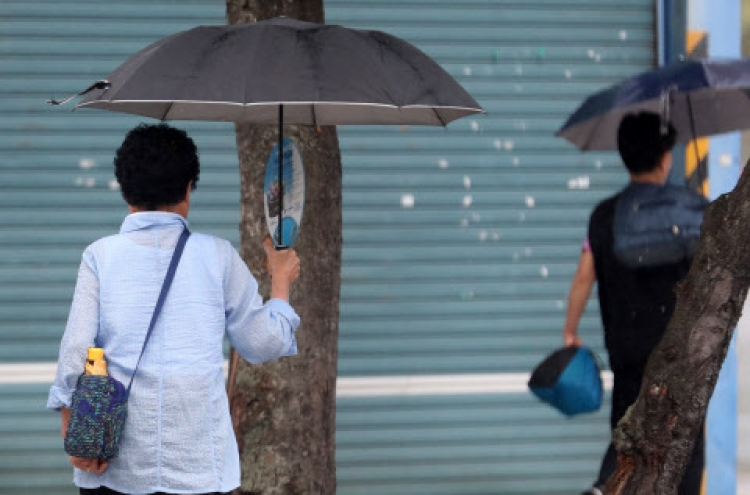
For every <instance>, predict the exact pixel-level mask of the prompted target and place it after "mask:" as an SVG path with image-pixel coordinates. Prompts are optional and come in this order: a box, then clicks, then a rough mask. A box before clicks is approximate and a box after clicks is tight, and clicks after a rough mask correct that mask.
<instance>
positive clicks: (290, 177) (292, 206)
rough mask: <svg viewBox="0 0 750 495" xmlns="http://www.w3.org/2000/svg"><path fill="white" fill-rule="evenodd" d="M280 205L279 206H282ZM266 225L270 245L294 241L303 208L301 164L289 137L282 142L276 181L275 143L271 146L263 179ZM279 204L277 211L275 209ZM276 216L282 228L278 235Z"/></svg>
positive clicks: (280, 244) (300, 156) (276, 160)
mask: <svg viewBox="0 0 750 495" xmlns="http://www.w3.org/2000/svg"><path fill="white" fill-rule="evenodd" d="M282 205H283V206H282ZM263 206H264V209H265V213H266V225H267V226H268V231H269V233H270V234H271V239H272V240H273V243H274V246H276V248H280V249H285V248H289V247H291V246H292V244H294V241H295V240H296V239H297V235H298V234H299V229H300V225H301V223H302V213H303V212H304V209H305V168H304V164H303V163H302V155H300V152H299V148H297V145H295V144H294V141H292V140H291V139H284V142H283V163H282V182H281V184H279V145H278V144H276V145H275V146H274V147H273V149H272V150H271V155H270V156H269V157H268V162H267V164H266V175H265V179H264V181H263ZM281 208H283V211H282V212H281V215H279V210H280V209H281ZM279 216H281V218H282V221H281V224H282V228H281V239H279Z"/></svg>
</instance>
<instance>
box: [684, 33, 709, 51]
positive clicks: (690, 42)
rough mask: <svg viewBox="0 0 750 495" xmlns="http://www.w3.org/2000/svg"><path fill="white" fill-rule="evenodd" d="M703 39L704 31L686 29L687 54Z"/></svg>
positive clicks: (704, 36)
mask: <svg viewBox="0 0 750 495" xmlns="http://www.w3.org/2000/svg"><path fill="white" fill-rule="evenodd" d="M704 39H706V31H688V33H687V47H686V48H687V52H688V55H690V54H691V53H693V51H694V50H695V47H696V46H698V44H699V43H700V42H701V41H703V40H704Z"/></svg>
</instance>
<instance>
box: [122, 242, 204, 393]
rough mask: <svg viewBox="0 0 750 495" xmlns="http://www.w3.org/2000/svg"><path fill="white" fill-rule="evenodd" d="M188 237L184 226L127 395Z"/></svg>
mask: <svg viewBox="0 0 750 495" xmlns="http://www.w3.org/2000/svg"><path fill="white" fill-rule="evenodd" d="M188 237H190V231H189V230H188V229H187V227H185V230H183V231H182V234H181V235H180V238H179V240H178V241H177V245H176V246H175V248H174V254H173V255H172V261H171V262H170V263H169V268H168V269H167V275H166V276H165V277H164V283H163V284H162V286H161V292H160V293H159V299H157V300H156V307H155V308H154V314H153V315H152V316H151V323H150V324H149V326H148V332H147V333H146V338H145V340H144V341H143V347H142V348H141V354H140V356H138V362H136V363H135V368H133V375H132V376H131V377H130V383H129V384H128V395H130V387H132V386H133V379H134V378H135V373H136V372H137V371H138V365H139V364H141V358H142V357H143V353H144V351H145V350H146V344H148V339H149V337H151V333H152V332H153V331H154V325H156V319H157V318H159V313H161V308H162V307H163V306H164V300H165V299H166V298H167V292H169V287H171V286H172V280H174V274H175V272H176V271H177V265H178V264H179V263H180V257H181V256H182V251H183V250H184V249H185V243H187V240H188Z"/></svg>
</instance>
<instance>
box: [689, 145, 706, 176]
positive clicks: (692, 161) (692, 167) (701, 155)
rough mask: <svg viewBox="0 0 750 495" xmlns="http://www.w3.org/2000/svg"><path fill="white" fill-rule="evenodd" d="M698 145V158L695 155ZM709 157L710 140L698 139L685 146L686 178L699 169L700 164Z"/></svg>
mask: <svg viewBox="0 0 750 495" xmlns="http://www.w3.org/2000/svg"><path fill="white" fill-rule="evenodd" d="M696 144H697V146H698V156H696V153H695V147H696ZM707 155H708V138H698V139H696V140H695V141H690V142H689V143H688V144H687V145H686V146H685V176H686V177H690V176H691V175H693V173H694V172H695V171H696V169H697V168H698V164H699V163H700V162H701V161H704V160H705V159H706V156H707Z"/></svg>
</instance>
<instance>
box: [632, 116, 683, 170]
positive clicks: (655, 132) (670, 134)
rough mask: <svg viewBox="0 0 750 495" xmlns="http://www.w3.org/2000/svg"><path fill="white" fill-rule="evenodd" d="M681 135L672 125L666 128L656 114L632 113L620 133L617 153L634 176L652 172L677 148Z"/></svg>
mask: <svg viewBox="0 0 750 495" xmlns="http://www.w3.org/2000/svg"><path fill="white" fill-rule="evenodd" d="M676 140H677V131H676V130H675V128H674V126H673V125H672V124H671V123H668V122H667V123H666V125H663V123H662V120H661V118H660V117H659V115H658V114H656V113H653V112H640V113H637V114H634V113H630V114H627V115H625V116H624V117H623V118H622V121H620V127H619V128H618V129H617V149H618V151H619V152H620V157H621V158H622V161H623V162H625V166H626V167H627V169H628V171H630V173H632V174H641V173H644V172H651V171H652V170H654V169H656V167H658V166H659V161H660V160H661V158H662V157H663V156H664V154H665V153H667V152H669V151H671V150H672V148H674V144H675V141H676Z"/></svg>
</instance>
